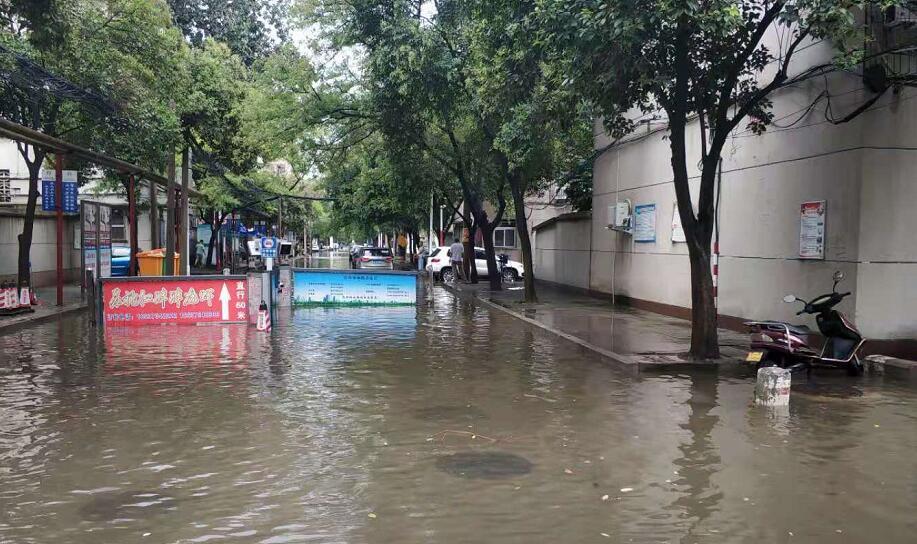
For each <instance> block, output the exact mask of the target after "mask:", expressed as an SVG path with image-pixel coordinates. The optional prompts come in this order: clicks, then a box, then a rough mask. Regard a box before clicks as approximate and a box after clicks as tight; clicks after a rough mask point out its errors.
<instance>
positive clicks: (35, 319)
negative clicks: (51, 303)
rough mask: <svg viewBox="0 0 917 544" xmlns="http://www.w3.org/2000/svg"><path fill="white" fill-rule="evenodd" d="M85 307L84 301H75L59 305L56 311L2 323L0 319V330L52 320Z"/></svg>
mask: <svg viewBox="0 0 917 544" xmlns="http://www.w3.org/2000/svg"><path fill="white" fill-rule="evenodd" d="M84 309H86V303H85V302H75V303H71V304H67V305H65V306H61V307H60V308H58V309H57V310H56V311H54V312H52V313H49V314H43V315H29V316H28V318H27V319H18V320H16V321H12V322H8V323H4V322H2V321H0V332H9V331H10V330H15V329H18V328H22V327H28V326H29V325H38V324H41V323H46V322H48V321H53V320H55V319H57V318H59V317H62V316H64V315H67V314H71V313H74V312H78V311H80V310H84Z"/></svg>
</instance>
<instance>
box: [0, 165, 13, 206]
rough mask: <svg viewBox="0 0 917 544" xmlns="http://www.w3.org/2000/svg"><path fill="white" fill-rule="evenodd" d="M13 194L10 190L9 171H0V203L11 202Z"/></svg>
mask: <svg viewBox="0 0 917 544" xmlns="http://www.w3.org/2000/svg"><path fill="white" fill-rule="evenodd" d="M12 199H13V193H12V191H11V190H10V171H9V170H0V202H11V201H12Z"/></svg>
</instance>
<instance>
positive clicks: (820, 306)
mask: <svg viewBox="0 0 917 544" xmlns="http://www.w3.org/2000/svg"><path fill="white" fill-rule="evenodd" d="M842 279H844V273H843V272H841V271H840V270H838V271H837V272H835V273H834V287H833V288H832V289H831V292H830V293H828V294H825V295H821V296H818V297H816V298H814V299H812V300H811V301H809V302H806V301H805V300H803V299H801V298H797V297H796V296H795V295H787V296H785V297H783V301H784V302H787V303H793V302H797V301H798V302H802V303H803V304H805V306H804V307H803V309H802V310H800V311H798V312H796V315H802V314H815V321H816V323H817V324H818V330H819V331H821V333H822V334H823V335H824V337H825V343H824V345H823V346H822V348H821V350H816V349H815V348H814V347H813V346H811V345H810V344H809V340H808V335H810V334H812V332H813V331H812V330H811V329H809V327H807V326H805V325H801V326H800V325H791V324H789V323H784V322H780V321H749V322H747V323H745V324H746V325H748V326H749V327H750V328H751V352H750V353H749V354H748V356H747V357H746V361H749V362H753V363H757V366H758V368H760V367H764V366H779V367H781V368H789V369H791V370H794V371H795V370H806V371H810V370H811V368H812V365H813V364H825V365H829V366H838V367H844V368H846V369H847V372H848V374H850V375H853V376H855V375H859V374H862V372H863V363H862V361H860V357H859V355H858V352H859V350H860V348H861V347H862V346H863V344H864V343H865V342H866V340H865V339H864V338H863V335H861V334H860V331H858V330H857V329H856V327H855V326H854V325H853V323H852V322H851V321H850V320H849V319H847V317H846V316H845V315H844V314H842V313H840V312H838V311H837V310H834V309H833V308H834V307H835V306H837V304H838V303H840V302H841V301H842V300H844V298H845V297H847V296H849V295H850V293H849V292H847V293H838V292H837V284H838V283H839V282H840V281H841V280H842Z"/></svg>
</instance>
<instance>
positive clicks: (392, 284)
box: [293, 269, 417, 306]
mask: <svg viewBox="0 0 917 544" xmlns="http://www.w3.org/2000/svg"><path fill="white" fill-rule="evenodd" d="M416 303H417V275H416V274H415V273H414V272H392V271H378V272H369V271H363V270H360V271H357V270H321V269H295V270H294V271H293V304H299V305H303V304H306V305H308V304H327V305H337V306H363V305H371V304H387V305H400V304H404V305H408V304H416Z"/></svg>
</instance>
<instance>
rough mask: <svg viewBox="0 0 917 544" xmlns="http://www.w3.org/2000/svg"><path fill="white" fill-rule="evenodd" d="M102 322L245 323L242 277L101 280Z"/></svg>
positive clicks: (244, 284)
mask: <svg viewBox="0 0 917 544" xmlns="http://www.w3.org/2000/svg"><path fill="white" fill-rule="evenodd" d="M101 315H102V323H103V324H105V325H155V324H192V325H193V324H199V323H246V322H247V321H248V282H247V281H246V278H245V276H174V277H161V278H155V279H153V278H108V279H104V280H102V308H101Z"/></svg>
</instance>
